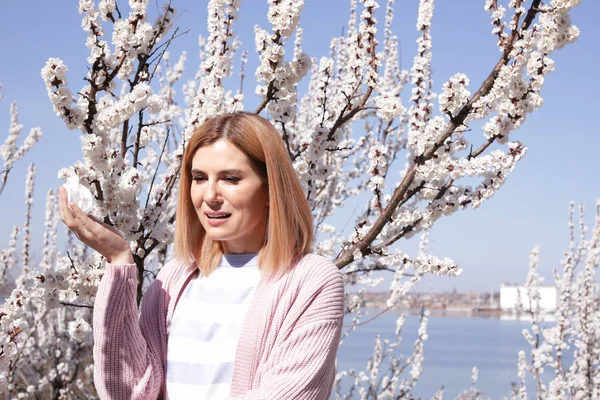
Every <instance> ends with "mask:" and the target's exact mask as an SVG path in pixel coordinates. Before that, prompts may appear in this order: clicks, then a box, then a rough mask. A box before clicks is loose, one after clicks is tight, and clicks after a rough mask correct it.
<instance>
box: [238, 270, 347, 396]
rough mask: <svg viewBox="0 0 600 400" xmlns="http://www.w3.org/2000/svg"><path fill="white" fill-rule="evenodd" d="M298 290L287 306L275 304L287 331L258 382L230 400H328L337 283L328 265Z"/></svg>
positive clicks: (337, 322) (338, 311) (337, 327)
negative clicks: (283, 316) (281, 309)
mask: <svg viewBox="0 0 600 400" xmlns="http://www.w3.org/2000/svg"><path fill="white" fill-rule="evenodd" d="M310 275H312V274H310ZM297 288H299V289H298V290H299V294H298V297H297V298H296V299H295V301H293V302H292V304H282V303H281V302H280V303H279V304H280V306H284V307H285V308H286V309H288V315H287V317H286V320H287V321H286V322H284V325H285V326H288V327H286V328H285V329H282V330H281V331H280V332H279V334H278V338H277V341H276V343H275V345H274V346H273V348H272V349H271V350H270V354H269V355H268V357H267V359H266V360H265V362H263V363H261V364H260V365H259V366H258V371H257V374H258V375H260V382H259V383H258V385H257V387H255V388H253V389H251V390H248V391H246V392H245V393H243V394H239V395H237V396H233V397H230V400H271V399H294V400H327V399H329V395H330V393H331V390H332V386H333V381H334V379H335V360H336V354H337V349H338V345H339V342H340V335H341V329H342V322H343V313H344V311H343V310H344V288H343V282H342V277H341V274H340V273H339V271H338V270H337V268H335V266H333V265H331V267H330V268H328V269H327V270H325V271H324V270H320V271H317V274H314V275H313V276H312V277H310V276H309V277H308V279H303V280H302V281H301V282H300V283H299V284H298V285H297ZM280 300H281V299H280ZM283 303H286V302H285V301H283ZM288 306H289V308H288ZM290 317H291V318H290Z"/></svg>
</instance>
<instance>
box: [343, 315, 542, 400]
mask: <svg viewBox="0 0 600 400" xmlns="http://www.w3.org/2000/svg"><path fill="white" fill-rule="evenodd" d="M398 316H399V313H395V314H385V315H383V316H381V317H379V318H377V319H376V320H374V321H372V322H370V323H368V324H366V325H362V326H359V327H358V328H357V329H356V330H355V331H354V332H352V333H351V334H350V336H348V337H347V338H346V339H344V341H343V343H342V345H341V346H340V349H339V352H338V370H343V369H349V368H354V369H356V370H357V371H360V370H363V369H366V363H367V360H368V359H369V358H370V357H372V354H373V345H374V337H375V335H376V334H380V336H381V338H382V339H385V338H388V339H390V340H391V339H394V330H395V326H396V319H397V318H398ZM346 323H347V324H349V321H346ZM418 327H419V317H418V316H408V317H407V318H406V323H405V324H404V328H403V330H402V342H401V343H400V345H399V346H398V348H396V350H395V353H394V354H395V355H398V354H403V355H405V356H406V357H410V355H411V354H412V350H413V345H414V341H415V340H416V338H417V332H418ZM529 327H530V323H529V322H526V321H506V320H500V319H484V318H449V317H429V324H428V328H427V332H428V335H429V338H428V340H427V341H426V342H425V350H424V362H423V373H422V375H421V377H420V379H419V382H418V383H417V386H416V387H415V390H414V391H413V394H414V395H415V396H418V397H421V398H423V399H430V398H431V397H432V396H433V395H434V394H435V392H436V391H438V390H439V389H440V388H441V386H444V387H445V392H444V399H454V398H456V396H458V395H459V394H460V393H462V392H463V391H464V390H465V389H468V388H469V387H470V385H471V375H472V369H473V367H474V366H476V367H477V368H478V370H479V378H478V381H477V382H478V383H477V387H478V388H479V389H480V390H482V391H483V392H484V394H485V398H486V399H487V398H492V399H502V398H503V397H504V396H507V397H509V396H510V392H511V382H518V379H519V378H518V376H517V361H518V352H519V350H525V352H526V354H529V351H528V350H529V347H528V344H527V342H526V341H525V339H524V338H523V335H522V331H523V329H525V328H529ZM345 329H347V328H345ZM381 370H382V371H385V370H387V365H386V361H385V360H384V362H383V365H382V367H381ZM405 374H406V373H405ZM549 374H550V371H545V376H550V375H549ZM404 376H408V375H404ZM528 388H529V390H528V391H529V394H530V396H531V394H532V393H534V392H533V390H534V388H535V386H534V385H533V383H532V382H530V383H529V384H528Z"/></svg>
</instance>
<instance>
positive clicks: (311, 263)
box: [293, 253, 344, 292]
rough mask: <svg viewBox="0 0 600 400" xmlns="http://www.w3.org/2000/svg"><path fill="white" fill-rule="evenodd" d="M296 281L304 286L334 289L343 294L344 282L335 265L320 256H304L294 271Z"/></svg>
mask: <svg viewBox="0 0 600 400" xmlns="http://www.w3.org/2000/svg"><path fill="white" fill-rule="evenodd" d="M293 275H294V278H295V279H294V280H296V281H300V282H301V283H302V285H309V286H315V287H324V286H328V287H333V288H336V289H337V290H340V291H342V292H343V286H344V285H343V280H342V274H341V273H340V270H339V269H338V268H337V267H336V266H335V264H334V263H333V262H332V261H331V260H329V259H327V258H325V257H323V256H320V255H318V254H314V253H308V254H306V255H304V256H303V257H302V258H301V259H300V261H298V263H297V264H296V266H295V267H294V269H293Z"/></svg>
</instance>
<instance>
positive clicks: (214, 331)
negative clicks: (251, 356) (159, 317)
mask: <svg viewBox="0 0 600 400" xmlns="http://www.w3.org/2000/svg"><path fill="white" fill-rule="evenodd" d="M259 280H260V271H259V270H258V257H257V256H256V254H225V255H223V258H222V260H221V264H220V265H219V267H218V268H217V269H216V270H215V271H214V272H213V273H211V274H210V276H208V277H205V276H198V277H197V278H195V279H192V280H191V281H190V282H189V283H188V285H187V287H186V288H185V289H184V291H183V293H182V295H181V298H180V299H179V302H178V303H177V306H176V308H175V312H174V314H173V320H172V322H171V328H170V332H169V338H168V348H167V378H166V379H167V393H168V397H169V398H170V399H175V400H180V399H194V400H196V399H206V400H209V399H224V398H227V397H228V396H229V389H230V386H231V377H232V375H233V361H234V359H235V352H236V349H237V343H238V340H239V337H240V331H241V329H242V322H243V321H244V317H245V316H246V312H247V310H248V306H249V305H250V301H251V300H252V296H253V294H254V290H255V288H256V285H257V284H258V281H259Z"/></svg>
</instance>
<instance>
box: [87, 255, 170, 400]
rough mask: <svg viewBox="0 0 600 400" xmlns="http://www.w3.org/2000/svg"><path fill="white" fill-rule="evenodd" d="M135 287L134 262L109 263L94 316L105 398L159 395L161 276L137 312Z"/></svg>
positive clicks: (148, 399)
mask: <svg viewBox="0 0 600 400" xmlns="http://www.w3.org/2000/svg"><path fill="white" fill-rule="evenodd" d="M159 275H160V274H159ZM136 290H137V273H136V266H135V265H133V264H130V265H112V264H107V266H106V269H105V273H104V276H103V277H102V280H101V282H100V285H99V287H98V293H97V294H96V299H95V302H94V315H93V335H94V384H95V386H96V391H97V392H98V395H99V396H100V398H101V399H115V400H125V399H127V400H129V399H140V400H141V399H144V400H153V399H158V398H159V396H161V391H162V387H163V382H164V380H165V379H164V375H165V372H164V367H163V362H162V358H163V353H165V354H166V349H165V348H166V328H165V325H166V322H165V315H161V314H165V313H166V311H165V312H164V313H163V312H161V310H163V309H164V310H166V307H163V306H164V303H165V302H166V294H165V290H164V289H163V288H162V282H161V280H160V279H158V278H157V279H156V280H155V281H154V282H153V283H152V284H151V285H150V287H149V288H148V289H147V290H146V293H145V294H144V297H143V301H142V312H141V316H139V315H140V314H139V313H138V308H137V301H136ZM138 316H139V317H138Z"/></svg>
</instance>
